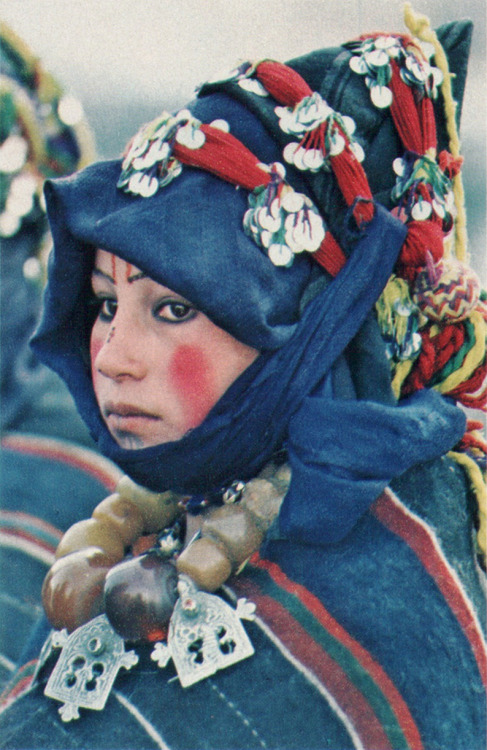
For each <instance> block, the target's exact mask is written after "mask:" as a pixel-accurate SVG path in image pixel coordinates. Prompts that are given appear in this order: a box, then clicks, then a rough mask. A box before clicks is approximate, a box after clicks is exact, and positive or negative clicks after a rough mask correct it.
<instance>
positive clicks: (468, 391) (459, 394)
mask: <svg viewBox="0 0 487 750" xmlns="http://www.w3.org/2000/svg"><path fill="white" fill-rule="evenodd" d="M485 375H486V370H485V360H484V362H483V364H482V366H481V367H478V368H477V369H476V370H475V372H474V373H473V375H472V377H471V378H469V379H468V380H465V381H464V382H463V383H460V385H457V387H456V388H453V389H452V390H451V391H449V394H448V395H450V396H452V397H453V398H458V399H459V400H461V401H462V403H463V398H468V399H469V400H475V401H479V402H480V403H481V404H482V405H485V392H486V389H487V380H485ZM484 380H485V382H484ZM477 391H478V392H477ZM479 408H481V407H479Z"/></svg>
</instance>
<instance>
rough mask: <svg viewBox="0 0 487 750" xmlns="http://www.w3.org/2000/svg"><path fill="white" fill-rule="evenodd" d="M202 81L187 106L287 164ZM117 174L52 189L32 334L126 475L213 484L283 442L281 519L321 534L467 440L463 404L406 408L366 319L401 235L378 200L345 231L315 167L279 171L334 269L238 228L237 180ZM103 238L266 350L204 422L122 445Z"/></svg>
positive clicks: (248, 472)
mask: <svg viewBox="0 0 487 750" xmlns="http://www.w3.org/2000/svg"><path fill="white" fill-rule="evenodd" d="M203 93H204V94H205V95H204V96H202V98H201V99H200V100H198V101H196V102H195V103H194V104H193V105H191V109H192V111H193V113H194V115H195V116H196V117H198V119H200V120H202V121H203V122H211V121H212V120H213V119H215V118H224V119H225V120H227V122H229V124H230V131H231V132H232V133H233V134H234V135H236V136H237V137H239V138H240V139H241V140H242V141H243V142H244V144H245V145H246V146H247V147H248V148H250V149H251V150H252V151H253V152H254V153H255V154H256V156H257V157H258V158H259V159H260V160H261V161H263V162H266V163H270V162H273V161H280V160H282V153H281V151H280V148H279V144H278V143H277V141H276V138H275V137H274V135H273V134H272V133H271V132H270V131H269V129H268V128H267V127H264V126H263V124H262V122H261V121H260V120H259V119H258V118H257V117H256V116H255V114H254V113H253V112H251V111H250V108H249V107H248V106H246V104H247V102H245V104H243V103H241V102H238V101H236V100H235V98H232V97H231V96H230V95H229V94H228V93H222V92H218V91H217V92H214V91H209V92H206V93H205V92H203ZM266 106H268V104H266ZM264 114H265V113H264ZM266 116H267V115H265V116H264V117H263V118H262V120H263V121H264V124H265V118H266ZM120 170H121V161H119V160H115V161H110V162H102V163H100V164H95V165H92V166H91V167H88V168H87V169H85V170H83V171H82V172H80V173H78V174H77V175H75V176H73V177H70V178H67V179H63V180H54V181H49V182H48V183H47V185H46V190H45V194H46V202H47V209H48V216H49V221H50V224H51V229H52V234H53V239H54V251H53V254H52V257H51V259H50V268H49V281H48V286H47V290H46V295H45V306H44V317H43V319H42V321H41V324H40V327H39V330H38V332H37V334H36V336H35V338H34V341H33V346H34V349H35V351H36V353H37V355H38V356H39V358H40V359H41V360H42V361H44V362H45V363H46V364H48V365H49V366H50V367H52V368H53V369H54V370H55V371H56V372H57V373H58V374H59V375H60V376H61V377H62V378H63V379H64V380H65V381H66V383H67V385H68V387H69V389H70V390H71V393H72V394H73V396H74V398H75V401H76V404H77V407H78V410H79V412H80V414H81V416H82V417H83V419H84V420H85V422H86V424H87V425H88V427H89V429H90V432H91V434H92V436H93V438H94V440H95V441H96V442H97V444H98V447H99V449H100V450H101V452H102V453H103V454H104V455H106V456H107V457H108V458H110V459H112V460H113V461H114V462H115V463H117V464H118V465H119V466H120V467H121V468H122V469H123V470H124V471H125V472H127V473H128V474H129V475H130V476H131V477H132V478H133V479H134V480H135V481H137V482H139V483H141V484H143V485H145V486H147V487H149V488H150V489H153V490H156V491H163V490H166V489H173V490H175V491H179V492H184V493H202V492H203V493H204V492H210V491H214V490H217V489H219V488H221V487H223V486H225V485H227V484H229V483H230V482H232V481H233V480H235V479H243V480H245V479H249V478H251V477H253V476H255V475H256V473H258V472H259V470H260V469H262V467H263V466H264V465H265V463H266V462H268V461H269V460H270V459H271V458H272V457H273V456H275V455H276V453H278V452H280V451H282V449H285V451H286V452H287V455H288V458H289V462H290V464H291V467H292V470H293V477H292V482H291V486H290V489H289V492H288V494H287V496H286V498H285V500H284V503H283V506H282V509H281V514H280V521H279V523H280V531H281V533H283V534H284V535H287V536H289V537H290V538H292V539H295V540H300V541H304V542H307V543H313V544H323V543H326V542H330V541H336V540H338V539H341V538H343V536H345V535H346V534H347V533H348V531H349V530H350V529H351V528H352V527H353V526H354V524H355V523H356V521H357V520H358V518H360V517H361V516H362V514H363V513H364V512H365V511H366V509H367V508H368V507H369V506H370V504H371V503H372V502H373V501H374V500H375V499H376V497H377V496H378V495H379V494H380V492H381V491H382V490H383V488H384V487H385V486H386V485H387V484H388V483H389V482H390V480H391V479H392V478H393V477H395V476H398V475H400V474H402V473H403V472H404V471H406V470H407V469H408V468H409V467H411V466H413V465H414V464H416V463H418V462H420V461H424V460H428V459H432V458H434V457H436V456H439V455H441V454H443V453H444V452H445V451H447V450H448V449H450V448H451V447H452V446H453V445H454V444H455V443H456V442H457V441H458V440H459V439H460V438H461V437H462V435H463V432H464V427H465V417H464V415H463V412H462V411H461V410H460V409H458V408H456V407H455V406H454V405H452V404H450V403H448V402H447V401H446V400H445V399H443V398H442V397H441V396H439V395H438V394H436V393H434V392H429V391H428V392H422V393H420V394H417V395H416V396H414V397H412V398H411V399H409V400H407V401H404V402H401V403H400V404H399V405H398V404H396V403H395V401H394V399H393V398H392V394H391V391H390V384H389V379H388V372H387V365H386V361H385V354H384V347H383V346H382V344H381V342H380V340H379V336H378V334H377V329H376V324H375V321H374V320H373V319H372V317H371V316H370V311H371V309H372V307H373V305H374V303H375V302H376V300H377V298H378V297H379V295H380V293H381V291H382V289H383V288H384V286H385V284H386V282H387V280H388V278H389V276H390V274H391V273H392V271H393V267H394V263H395V261H396V258H397V256H398V253H399V251H400V248H401V246H402V243H403V241H404V238H405V234H406V228H405V226H404V225H403V224H402V223H401V222H399V221H398V220H397V219H395V218H394V217H392V216H391V215H390V214H389V213H388V211H387V210H386V209H384V208H382V206H380V205H379V204H377V205H376V207H375V216H374V218H373V220H372V221H371V222H370V223H369V224H368V225H367V226H364V227H362V228H361V229H360V230H359V231H357V230H355V232H352V231H350V230H349V227H348V217H347V214H346V212H345V211H344V205H342V204H343V200H342V201H341V204H340V196H339V191H338V190H337V189H336V188H335V189H334V190H331V188H330V185H331V183H330V180H331V179H332V178H331V177H330V175H325V176H324V178H323V179H324V180H325V183H323V185H322V186H321V187H323V190H321V191H320V185H319V184H318V183H317V182H316V178H313V180H314V182H313V184H312V185H310V184H308V183H307V181H306V180H305V179H304V178H303V177H302V175H300V174H296V173H295V171H294V170H293V169H292V168H290V167H289V168H288V174H287V179H288V181H289V182H290V183H291V184H292V185H293V186H294V187H295V188H296V189H297V190H300V191H303V192H307V193H308V194H310V195H311V196H312V197H313V198H314V200H315V201H317V205H318V206H319V208H320V211H321V213H322V214H323V216H324V217H325V219H326V221H327V223H328V224H329V225H332V226H333V231H334V234H335V235H337V234H338V236H339V237H340V242H341V245H342V247H343V248H344V251H345V254H346V256H347V257H348V261H347V263H346V264H345V266H344V268H343V269H342V270H341V272H340V273H339V274H338V276H337V277H336V278H335V279H333V280H331V279H330V278H329V277H328V276H327V274H326V273H325V272H324V271H322V270H320V269H319V268H318V267H317V265H316V264H315V263H314V261H313V260H312V259H311V258H310V257H309V256H308V254H306V253H302V254H301V255H299V256H296V258H295V261H294V263H293V265H292V267H291V268H276V267H275V266H274V265H273V264H272V263H271V261H270V260H269V258H268V257H267V255H266V254H265V253H264V252H263V251H262V250H261V249H260V248H258V247H257V246H256V245H255V244H254V242H253V241H252V240H251V239H250V238H249V237H248V236H247V235H246V234H245V233H244V232H243V229H242V219H243V214H244V212H245V210H246V207H247V193H246V191H244V190H238V189H236V188H235V187H233V186H231V185H229V184H227V183H225V182H223V181H221V180H220V179H218V178H216V177H214V176H212V175H210V174H207V173H204V172H201V171H199V170H197V169H193V168H191V167H185V168H184V170H183V173H182V175H181V176H179V177H178V178H176V179H175V180H174V181H173V182H172V183H171V184H170V185H168V186H166V187H165V188H164V189H162V190H160V191H158V192H157V193H156V194H155V195H154V196H152V197H151V198H141V197H140V196H133V195H127V194H125V193H123V192H122V191H121V190H119V189H117V187H116V184H117V180H118V177H119V174H120ZM320 193H321V198H319V199H317V198H316V196H317V195H320ZM337 196H338V197H337ZM98 247H102V248H104V249H106V250H108V251H112V252H114V253H115V254H117V255H118V256H120V257H122V258H123V259H125V260H126V261H127V262H129V263H131V264H133V265H135V266H136V267H138V268H140V269H141V270H142V271H144V272H145V273H147V274H148V275H149V276H150V277H152V278H153V279H154V280H155V281H157V282H159V283H161V284H163V285H165V286H167V287H169V288H171V289H173V290H174V291H175V292H177V293H179V294H181V295H183V296H184V297H185V298H186V299H188V300H189V301H190V302H191V303H192V304H193V305H195V307H196V308H198V309H199V310H201V311H202V312H204V313H205V314H206V315H208V317H209V318H210V319H211V320H212V321H213V322H214V323H216V324H217V325H218V326H220V327H222V328H224V329H225V330H226V331H228V332H229V333H230V334H231V335H233V336H234V337H235V338H237V339H238V340H239V341H242V342H243V343H245V344H247V345H249V346H252V347H254V348H256V349H258V350H259V351H260V352H261V355H260V356H259V357H258V358H257V360H256V361H255V362H254V363H253V364H252V365H251V366H250V367H249V368H248V369H247V370H246V371H245V372H244V373H243V374H242V375H241V376H240V377H239V378H238V379H237V380H236V382H235V383H234V384H233V385H232V386H231V387H230V388H229V390H228V391H227V392H226V393H225V394H224V396H223V397H222V398H221V399H220V401H219V402H218V403H217V404H216V405H215V406H214V408H213V409H212V410H211V412H210V414H209V415H208V416H207V418H206V419H205V420H204V422H203V423H202V424H201V425H200V426H199V427H197V428H195V429H194V430H192V431H190V432H189V433H188V434H187V435H185V436H184V437H183V438H182V439H181V440H179V441H177V442H171V443H166V444H163V445H160V446H155V447H149V448H143V449H140V450H125V449H122V448H120V447H119V446H118V445H117V444H116V443H115V441H114V440H113V438H112V437H111V435H110V434H109V432H108V430H107V428H106V426H105V424H104V421H103V418H102V416H101V414H100V411H99V409H98V406H97V403H96V398H95V395H94V391H93V387H92V383H91V372H90V365H89V358H88V356H87V352H88V340H89V333H90V326H91V322H92V319H91V318H90V313H89V296H90V292H89V289H90V273H91V269H92V264H93V256H94V250H95V249H96V248H98ZM366 330H367V331H368V333H367V334H365V333H364V332H365V331H366ZM364 335H367V336H369V337H371V336H372V338H374V337H375V338H374V341H375V344H374V347H373V355H372V358H369V359H368V360H367V359H366V361H365V362H362V363H361V365H360V367H359V368H358V369H359V370H360V372H357V367H356V366H355V367H354V370H353V371H352V372H350V370H349V368H348V365H347V362H346V360H347V350H349V349H350V347H353V345H354V340H356V337H357V336H359V337H360V336H364ZM344 373H345V375H344ZM357 398H358V399H359V400H357Z"/></svg>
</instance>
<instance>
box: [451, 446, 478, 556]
mask: <svg viewBox="0 0 487 750" xmlns="http://www.w3.org/2000/svg"><path fill="white" fill-rule="evenodd" d="M448 456H449V457H450V458H451V459H453V460H454V461H456V462H457V463H458V464H459V465H460V466H462V468H463V469H464V471H465V473H466V475H467V477H468V479H469V482H470V486H471V488H472V491H473V493H474V495H475V498H476V500H477V512H478V520H479V530H478V533H477V544H478V547H479V550H480V552H481V554H482V557H483V559H484V562H485V559H486V553H487V551H486V546H487V544H486V542H487V487H486V486H485V481H484V477H483V476H482V472H481V470H480V469H479V467H478V466H477V464H476V463H475V461H474V460H473V458H470V456H467V455H466V453H457V452H456V451H450V452H449V453H448Z"/></svg>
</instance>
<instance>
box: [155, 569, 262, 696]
mask: <svg viewBox="0 0 487 750" xmlns="http://www.w3.org/2000/svg"><path fill="white" fill-rule="evenodd" d="M178 589H179V599H178V600H177V602H176V606H175V607H174V611H173V613H172V616H171V620H170V622H169V630H168V639H167V644H164V643H156V644H155V646H154V650H153V651H152V654H151V659H153V661H156V662H157V664H158V665H159V667H166V666H167V664H168V663H169V661H170V660H171V659H172V660H173V662H174V666H175V667H176V671H177V673H178V677H179V680H180V682H181V685H182V686H183V687H189V686H190V685H194V684H195V683H196V682H199V681H200V680H204V679H206V678H207V677H210V676H211V675H213V674H215V672H217V671H218V670H219V669H225V668H226V667H230V666H231V665H232V664H236V663H237V662H239V661H242V659H247V658H248V657H249V656H252V654H253V653H254V647H253V646H252V644H251V642H250V640H249V637H248V636H247V633H246V632H245V630H244V627H243V625H242V623H241V622H240V620H241V619H246V620H253V619H254V612H255V604H252V603H251V602H247V601H246V599H239V600H238V602H237V609H232V607H230V606H229V605H228V604H227V603H226V602H224V601H223V599H220V597H219V596H214V595H212V594H206V593H204V592H202V591H198V589H197V588H196V586H195V585H194V583H193V582H192V581H191V579H190V578H188V577H186V576H180V578H179V583H178Z"/></svg>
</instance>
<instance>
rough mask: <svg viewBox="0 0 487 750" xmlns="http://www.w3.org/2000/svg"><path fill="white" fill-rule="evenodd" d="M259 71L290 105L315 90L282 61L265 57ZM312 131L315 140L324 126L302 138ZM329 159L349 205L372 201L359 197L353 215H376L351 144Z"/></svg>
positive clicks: (269, 88)
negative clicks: (351, 149) (350, 147)
mask: <svg viewBox="0 0 487 750" xmlns="http://www.w3.org/2000/svg"><path fill="white" fill-rule="evenodd" d="M256 75H257V78H258V80H259V81H260V82H261V83H262V85H263V86H264V87H265V88H266V89H267V91H268V92H269V93H270V95H271V96H272V97H273V98H274V99H275V100H276V101H278V102H279V103H280V104H282V105H284V106H287V107H295V106H296V104H298V103H299V102H300V101H301V100H302V99H304V97H306V96H311V94H312V93H313V91H312V90H311V88H310V87H309V85H308V84H307V83H306V81H305V80H304V78H302V77H301V76H300V75H299V73H296V71H295V70H293V69H292V68H289V67H288V66H287V65H284V64H283V63H279V62H274V61H271V60H265V61H264V62H261V63H260V64H259V65H258V66H257V69H256ZM318 130H319V132H318ZM337 130H338V132H339V133H340V135H342V136H343V137H344V138H345V141H348V137H347V135H346V133H344V131H343V130H342V128H341V127H339V126H337ZM313 135H314V136H315V138H314V140H316V139H317V138H319V137H321V138H323V127H321V126H320V128H319V129H317V131H316V132H313V133H311V134H310V133H307V134H306V135H305V137H304V138H303V142H304V141H305V140H310V136H311V140H313V138H312V136H313ZM310 145H311V144H310ZM330 162H331V168H332V170H333V173H334V174H335V176H336V178H337V182H338V185H339V187H340V190H341V192H342V194H343V197H344V198H345V201H346V203H347V206H351V205H353V203H355V201H356V200H357V199H358V198H361V199H364V200H365V201H370V203H368V202H363V201H359V202H358V203H357V205H356V206H355V208H354V210H353V215H354V216H355V219H356V220H357V223H358V224H361V223H362V222H363V221H366V222H368V221H371V219H372V218H373V216H374V206H373V202H372V193H371V191H370V187H369V181H368V180H367V175H366V174H365V171H364V169H363V167H362V165H361V164H360V162H359V161H357V159H356V158H355V156H354V154H353V153H352V152H351V151H350V149H349V148H348V147H346V148H344V149H343V151H342V152H341V153H340V154H337V155H336V156H332V157H331V159H330Z"/></svg>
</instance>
